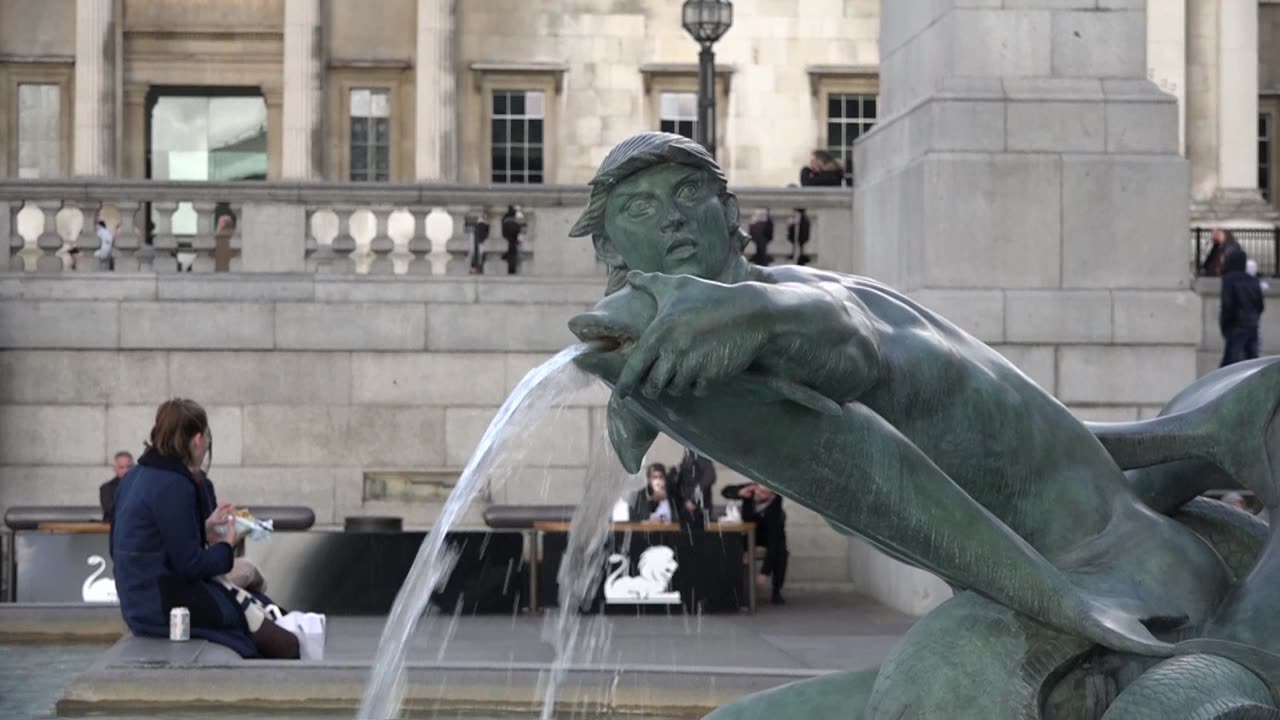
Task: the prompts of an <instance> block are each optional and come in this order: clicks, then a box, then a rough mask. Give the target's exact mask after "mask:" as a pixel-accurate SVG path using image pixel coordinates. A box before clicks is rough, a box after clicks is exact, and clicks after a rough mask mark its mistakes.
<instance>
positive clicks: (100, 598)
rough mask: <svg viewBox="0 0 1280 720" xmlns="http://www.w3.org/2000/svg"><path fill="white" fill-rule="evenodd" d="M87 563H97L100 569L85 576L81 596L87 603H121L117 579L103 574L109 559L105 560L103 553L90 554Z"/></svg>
mask: <svg viewBox="0 0 1280 720" xmlns="http://www.w3.org/2000/svg"><path fill="white" fill-rule="evenodd" d="M87 563H88V564H89V565H97V566H98V569H97V570H94V571H93V572H92V573H90V574H89V577H87V578H85V580H84V585H82V586H80V597H81V598H82V599H83V600H84V601H85V602H87V603H109V604H111V605H117V604H119V603H120V598H119V596H117V595H116V581H115V580H112V579H111V578H109V577H106V578H104V577H102V574H103V573H104V572H106V571H107V561H106V560H103V559H102V556H101V555H90V556H89V560H88V561H87Z"/></svg>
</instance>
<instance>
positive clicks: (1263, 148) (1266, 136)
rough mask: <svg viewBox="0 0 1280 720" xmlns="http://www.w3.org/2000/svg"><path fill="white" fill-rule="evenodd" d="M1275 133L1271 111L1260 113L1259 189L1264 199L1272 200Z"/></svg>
mask: <svg viewBox="0 0 1280 720" xmlns="http://www.w3.org/2000/svg"><path fill="white" fill-rule="evenodd" d="M1273 135H1274V131H1273V129H1272V123H1271V115H1270V114H1269V113H1260V114H1259V115H1258V191H1259V192H1261V193H1262V199H1264V200H1267V201H1270V200H1271V199H1272V196H1271V140H1272V137H1273Z"/></svg>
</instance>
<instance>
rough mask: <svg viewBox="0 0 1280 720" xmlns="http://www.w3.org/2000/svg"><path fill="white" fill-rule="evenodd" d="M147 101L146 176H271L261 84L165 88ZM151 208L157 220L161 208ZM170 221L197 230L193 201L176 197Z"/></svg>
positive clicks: (174, 227) (174, 229)
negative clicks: (249, 86) (176, 207)
mask: <svg viewBox="0 0 1280 720" xmlns="http://www.w3.org/2000/svg"><path fill="white" fill-rule="evenodd" d="M149 103H150V110H149V112H148V126H149V130H150V132H149V135H148V138H147V177H149V178H151V179H153V180H201V181H227V180H265V179H267V101H266V99H265V98H264V97H263V96H262V94H261V92H260V91H259V90H257V89H248V88H232V87H227V88H217V87H201V88H186V89H184V88H166V89H161V90H156V91H154V92H152V93H151V95H150V99H149ZM148 212H149V214H150V218H151V220H150V222H152V223H154V222H156V219H157V217H158V210H157V209H156V208H154V207H152V208H151V209H150V210H149V211H148ZM170 223H171V224H170V232H171V233H172V234H173V235H183V236H185V235H195V234H196V229H197V214H196V210H195V206H193V205H192V204H191V203H190V202H180V203H178V209H177V210H176V211H175V212H174V213H173V215H172V216H171V219H170ZM148 232H149V231H148Z"/></svg>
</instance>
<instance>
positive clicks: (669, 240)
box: [604, 163, 738, 279]
mask: <svg viewBox="0 0 1280 720" xmlns="http://www.w3.org/2000/svg"><path fill="white" fill-rule="evenodd" d="M737 220H738V207H737V204H736V203H735V202H733V201H732V200H730V201H729V202H721V199H720V195H719V185H718V183H717V182H716V180H715V178H714V177H712V176H711V175H710V174H709V173H707V172H706V171H704V170H700V169H697V168H692V167H688V166H686V165H679V164H676V163H667V164H663V165H655V166H654V167H651V168H647V169H645V170H642V171H640V172H638V173H636V174H634V175H632V176H631V177H629V178H627V179H626V180H624V181H622V182H621V183H619V184H618V186H617V187H616V188H614V190H613V192H611V193H610V194H609V201H608V204H607V206H606V208H605V221H604V228H605V235H606V236H607V237H608V239H609V241H610V242H611V243H612V245H613V248H612V249H613V251H615V252H616V253H617V254H618V255H620V256H621V259H622V261H623V262H624V263H626V265H627V267H628V268H629V269H631V270H639V271H641V272H662V273H667V274H669V275H695V276H697V277H702V278H711V279H714V278H716V277H718V276H719V275H720V274H721V272H722V271H723V270H724V269H725V268H726V267H727V266H728V264H729V261H730V260H731V259H732V258H733V254H734V243H733V240H732V239H731V238H730V237H729V228H730V227H731V226H732V225H736V224H737Z"/></svg>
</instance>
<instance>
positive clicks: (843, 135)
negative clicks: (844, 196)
mask: <svg viewBox="0 0 1280 720" xmlns="http://www.w3.org/2000/svg"><path fill="white" fill-rule="evenodd" d="M875 124H876V96H875V95H867V94H863V93H831V94H830V95H828V96H827V151H828V152H830V153H831V154H832V155H834V156H836V158H837V159H838V160H840V163H841V164H843V165H844V172H845V181H846V182H852V180H853V141H854V140H857V139H858V138H859V137H861V136H862V134H863V133H865V132H867V131H868V130H870V129H871V126H873V125H875Z"/></svg>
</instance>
